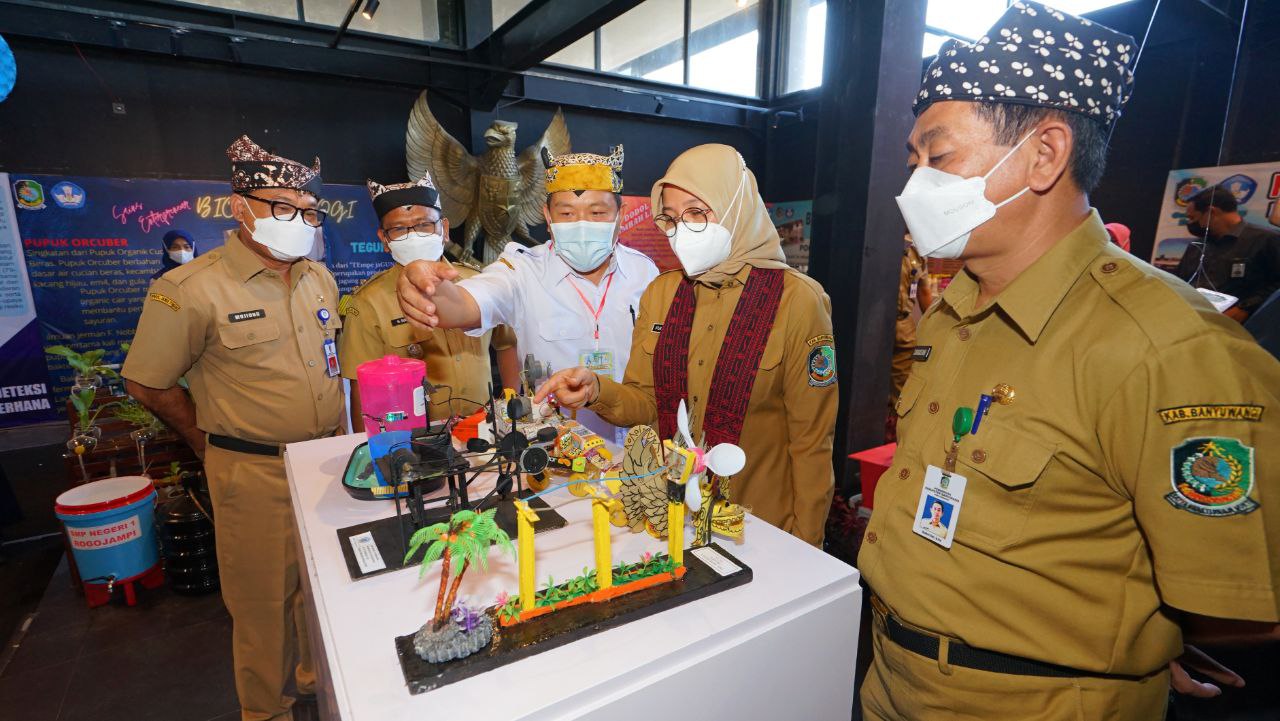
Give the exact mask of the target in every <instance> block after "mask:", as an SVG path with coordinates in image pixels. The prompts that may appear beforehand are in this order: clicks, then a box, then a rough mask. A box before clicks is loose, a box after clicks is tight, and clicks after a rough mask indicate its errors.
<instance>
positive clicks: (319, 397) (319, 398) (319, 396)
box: [316, 393, 324, 401]
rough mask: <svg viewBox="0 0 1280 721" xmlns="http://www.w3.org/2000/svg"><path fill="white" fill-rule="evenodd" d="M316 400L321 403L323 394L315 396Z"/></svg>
mask: <svg viewBox="0 0 1280 721" xmlns="http://www.w3.org/2000/svg"><path fill="white" fill-rule="evenodd" d="M316 400H318V401H322V400H324V394H323V393H321V394H319V395H317V396H316Z"/></svg>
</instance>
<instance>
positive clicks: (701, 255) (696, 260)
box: [671, 171, 747, 278]
mask: <svg viewBox="0 0 1280 721" xmlns="http://www.w3.org/2000/svg"><path fill="white" fill-rule="evenodd" d="M746 182H747V173H746V171H743V172H742V178H741V179H740V180H739V181H738V189H737V190H735V191H734V192H733V199H732V200H730V201H729V206H728V207H727V208H725V212H724V215H723V216H721V217H723V218H724V219H725V220H728V219H729V210H730V209H732V208H733V207H734V205H735V204H736V203H737V202H738V196H739V195H741V194H742V188H743V186H745V185H746ZM671 250H672V251H673V252H674V253H675V254H676V258H677V259H679V260H680V265H681V266H682V267H683V268H684V272H685V275H687V276H689V277H690V278H693V277H696V276H699V275H702V274H703V273H705V272H707V271H708V270H711V269H712V268H714V267H716V266H717V265H720V264H721V263H723V262H724V261H725V260H727V259H728V258H729V253H730V252H731V251H732V250H733V231H731V230H729V229H728V228H726V227H725V226H723V225H721V224H720V223H707V227H706V228H704V229H703V230H702V231H701V232H699V231H696V230H693V229H692V228H690V227H689V226H687V225H685V224H684V223H682V222H679V221H677V222H676V234H675V236H673V237H672V238H671Z"/></svg>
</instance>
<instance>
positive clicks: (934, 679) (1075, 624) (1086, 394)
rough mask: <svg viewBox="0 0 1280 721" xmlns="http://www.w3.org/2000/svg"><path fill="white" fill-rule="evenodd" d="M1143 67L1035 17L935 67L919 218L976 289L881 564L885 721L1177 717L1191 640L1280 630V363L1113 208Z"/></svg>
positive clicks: (967, 299) (870, 704)
mask: <svg viewBox="0 0 1280 721" xmlns="http://www.w3.org/2000/svg"><path fill="white" fill-rule="evenodd" d="M1135 52H1136V48H1135V47H1134V45H1133V40H1132V38H1130V37H1128V36H1126V35H1122V34H1120V33H1117V32H1115V31H1113V30H1110V29H1108V28H1106V27H1103V26H1100V25H1097V24H1095V23H1091V22H1089V21H1087V20H1084V19H1082V18H1078V17H1073V16H1071V15H1067V14H1065V13H1061V12H1058V11H1056V10H1053V9H1051V8H1048V7H1046V6H1044V5H1041V4H1039V3H1033V2H1014V3H1013V4H1012V5H1011V6H1010V8H1009V9H1008V11H1007V12H1006V13H1005V15H1004V16H1003V17H1002V18H1001V19H1000V20H999V21H998V22H997V23H996V25H995V27H993V28H992V29H991V30H990V31H989V32H987V33H986V34H985V35H984V36H983V37H982V38H980V39H979V40H978V41H977V42H976V43H974V44H968V43H963V42H958V41H950V42H948V43H947V44H945V45H943V47H942V49H941V51H940V52H939V53H938V57H937V58H936V59H935V60H934V61H933V63H932V64H931V65H930V66H929V69H928V70H927V71H926V73H925V76H924V80H923V85H922V87H921V89H920V93H919V95H918V98H917V100H916V104H915V113H916V122H915V126H914V127H913V128H912V130H911V133H910V135H909V138H908V149H909V157H908V162H909V163H910V165H911V166H913V167H914V171H913V173H912V175H911V179H910V180H909V181H908V182H907V185H906V188H905V189H904V190H903V192H902V195H901V196H900V197H899V198H898V203H899V206H900V208H901V210H902V214H903V217H904V218H905V220H906V223H907V226H908V228H909V229H910V231H911V234H912V237H913V239H914V241H915V244H916V247H917V248H919V250H920V251H921V253H923V254H924V255H926V256H932V257H943V258H958V259H960V260H962V261H963V262H964V270H963V271H962V272H961V273H960V274H958V275H957V276H956V278H955V280H954V281H953V282H952V283H951V285H950V286H949V287H948V288H947V289H946V291H945V292H944V293H943V294H942V297H941V299H940V300H939V301H938V302H935V303H934V304H933V306H932V307H931V308H930V309H929V311H928V312H927V313H926V314H925V316H924V318H923V319H922V320H921V323H920V326H919V330H918V340H917V343H918V344H919V345H920V346H922V347H924V348H926V349H928V350H929V352H928V353H924V354H918V355H919V356H920V357H918V358H917V360H916V363H915V367H914V368H913V370H912V372H911V375H910V377H909V378H908V380H907V383H906V385H905V387H904V388H903V392H902V395H901V399H900V401H899V403H898V407H897V410H898V415H899V417H900V420H899V424H898V438H899V443H898V450H897V455H896V456H895V459H894V465H893V467H891V468H890V469H889V470H888V471H887V472H886V473H885V474H884V475H883V476H881V481H880V486H879V487H878V488H877V491H876V510H875V513H874V514H873V515H872V517H871V522H870V525H869V527H868V529H867V532H866V541H865V542H864V543H863V546H862V550H861V553H860V556H859V558H858V567H859V568H860V569H861V570H862V573H863V576H864V578H866V580H867V582H868V584H869V586H870V590H871V602H872V606H873V608H874V609H875V619H874V624H873V634H874V647H875V653H876V656H875V661H874V663H873V665H872V667H871V670H870V672H869V673H868V675H867V678H866V682H865V683H864V684H863V686H862V706H863V717H864V718H867V719H933V718H937V717H938V715H939V714H942V715H945V716H948V717H951V716H954V717H963V718H991V719H997V718H998V719H1013V720H1016V719H1032V718H1034V719H1078V718H1088V719H1102V718H1115V719H1162V718H1164V712H1165V705H1166V701H1167V696H1168V690H1169V685H1170V678H1171V672H1170V669H1171V662H1174V660H1175V659H1178V658H1179V656H1180V654H1182V653H1183V640H1184V638H1194V637H1195V636H1194V634H1195V633H1196V632H1200V631H1203V630H1205V629H1212V630H1215V631H1230V632H1234V633H1240V634H1261V635H1267V634H1270V635H1271V636H1272V637H1274V636H1276V635H1280V626H1278V625H1277V620H1280V619H1278V616H1277V612H1278V609H1280V583H1278V582H1280V554H1277V553H1276V552H1275V547H1276V543H1275V539H1276V538H1277V537H1280V503H1277V499H1278V498H1280V471H1277V468H1278V467H1280V466H1278V465H1277V464H1276V463H1275V462H1274V461H1275V459H1274V458H1273V457H1272V456H1269V455H1267V454H1269V453H1272V454H1273V453H1274V449H1276V448H1278V447H1280V420H1278V417H1277V415H1276V412H1275V409H1274V406H1276V405H1277V401H1278V399H1277V389H1280V364H1278V363H1277V362H1276V361H1275V360H1274V359H1272V358H1270V357H1269V356H1267V355H1266V354H1265V353H1264V352H1263V351H1262V350H1261V349H1259V348H1258V347H1257V345H1256V344H1255V343H1254V342H1252V339H1250V338H1249V336H1248V335H1247V334H1246V333H1245V332H1243V331H1242V330H1241V329H1240V328H1239V326H1238V324H1236V323H1235V322H1234V321H1231V320H1229V319H1226V318H1224V317H1223V316H1222V315H1220V314H1218V313H1216V312H1214V309H1213V307H1212V306H1211V305H1210V304H1209V303H1208V302H1206V301H1205V300H1204V299H1203V298H1201V297H1200V295H1199V294H1198V293H1196V292H1195V291H1194V290H1192V289H1191V288H1190V287H1188V286H1187V285H1186V284H1184V283H1183V282H1181V281H1179V280H1177V279H1175V278H1174V277H1172V276H1170V275H1168V274H1167V273H1163V272H1161V271H1158V270H1155V269H1154V268H1152V267H1151V266H1149V265H1148V264H1146V263H1144V262H1142V261H1141V260H1138V259H1137V258H1135V257H1133V256H1132V255H1130V254H1128V253H1126V252H1124V251H1122V250H1120V249H1119V248H1117V247H1116V246H1114V245H1113V244H1112V243H1110V242H1109V238H1108V235H1107V231H1106V230H1105V228H1104V226H1103V224H1102V221H1101V220H1100V219H1099V217H1098V213H1097V212H1096V211H1095V210H1093V209H1092V208H1090V206H1089V198H1088V193H1089V191H1091V190H1092V189H1093V188H1094V186H1095V185H1096V184H1097V183H1098V179H1099V177H1100V176H1101V175H1102V171H1103V161H1104V158H1105V154H1106V141H1107V137H1108V133H1109V130H1110V127H1111V125H1112V123H1114V122H1115V121H1116V119H1117V118H1118V117H1119V115H1120V112H1121V109H1122V108H1123V106H1124V103H1125V101H1126V100H1127V99H1128V97H1129V93H1130V88H1131V85H1132V81H1133V77H1132V74H1131V72H1130V69H1129V64H1130V63H1131V62H1132V61H1133V57H1134V54H1135ZM930 498H937V499H942V500H945V501H946V502H948V503H951V504H952V508H953V510H952V515H951V519H952V520H951V524H950V529H951V530H950V533H949V534H930V533H925V532H921V531H919V530H918V529H915V522H914V519H916V518H919V517H920V516H921V515H922V514H923V513H924V512H925V511H926V509H927V505H926V504H927V503H928V499H930ZM1222 549H1231V551H1230V552H1229V553H1223V552H1222ZM908 569H909V572H906V571H907V570H908ZM939 589H942V590H943V591H945V592H940V591H939ZM1225 619H1238V620H1235V621H1228V620H1225ZM1188 631H1190V632H1192V635H1191V636H1186V635H1184V634H1186V632H1188ZM1190 658H1191V657H1188V663H1190V662H1191V661H1190ZM1211 673H1212V672H1211ZM1172 674H1173V675H1172V678H1173V679H1174V683H1175V687H1176V688H1179V689H1181V688H1183V687H1184V686H1183V682H1186V681H1187V680H1188V679H1187V677H1186V675H1185V672H1184V670H1183V669H1182V667H1181V666H1179V665H1177V664H1176V663H1175V664H1174V665H1173V667H1172ZM1213 677H1214V678H1221V676H1213ZM1226 679H1228V680H1227V682H1229V683H1232V682H1234V683H1238V678H1235V679H1231V677H1226ZM1200 690H1201V691H1202V692H1203V691H1204V690H1205V689H1203V688H1201V689H1200ZM940 709H941V710H944V711H940Z"/></svg>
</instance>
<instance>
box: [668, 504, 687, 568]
mask: <svg viewBox="0 0 1280 721" xmlns="http://www.w3.org/2000/svg"><path fill="white" fill-rule="evenodd" d="M667 555H669V556H671V562H672V563H674V564H675V566H676V568H679V567H680V566H683V565H684V501H678V502H671V501H668V502H667Z"/></svg>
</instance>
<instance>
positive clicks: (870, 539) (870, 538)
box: [867, 531, 880, 543]
mask: <svg viewBox="0 0 1280 721" xmlns="http://www.w3.org/2000/svg"><path fill="white" fill-rule="evenodd" d="M879 540H880V537H879V536H877V535H876V532H875V531H867V543H875V542H876V541H879Z"/></svg>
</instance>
